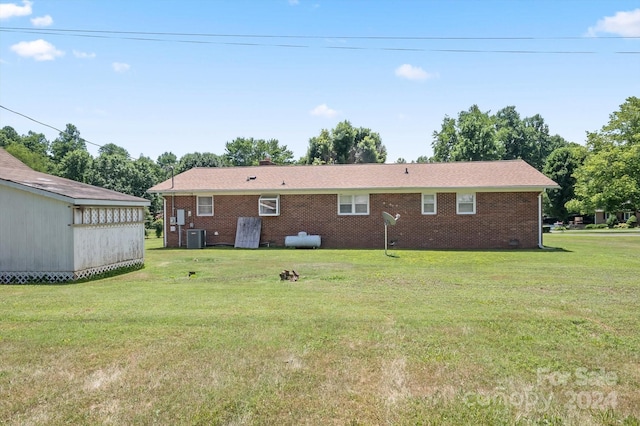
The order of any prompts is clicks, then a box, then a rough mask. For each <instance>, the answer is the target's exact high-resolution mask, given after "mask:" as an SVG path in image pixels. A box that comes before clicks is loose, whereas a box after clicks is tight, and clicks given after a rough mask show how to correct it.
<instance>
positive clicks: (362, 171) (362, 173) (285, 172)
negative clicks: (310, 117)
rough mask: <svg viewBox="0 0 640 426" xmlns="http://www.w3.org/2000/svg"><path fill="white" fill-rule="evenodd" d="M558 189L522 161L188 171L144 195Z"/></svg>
mask: <svg viewBox="0 0 640 426" xmlns="http://www.w3.org/2000/svg"><path fill="white" fill-rule="evenodd" d="M557 187H558V185H557V184H556V183H555V182H554V181H552V180H551V179H549V178H548V177H546V176H545V175H543V174H542V173H540V172H539V171H538V170H536V169H535V168H533V167H531V166H530V165H529V164H527V163H526V162H525V161H522V160H510V161H473V162H455V163H427V164H415V163H411V164H342V165H323V166H298V165H296V166H255V167H213V168H193V169H191V170H188V171H186V172H184V173H181V174H179V175H176V176H175V177H174V179H173V187H172V179H168V180H166V181H164V182H162V183H159V184H158V185H155V186H154V187H152V188H151V189H150V190H149V192H155V193H171V192H175V193H179V192H215V193H218V192H238V193H258V192H266V191H273V192H278V193H285V192H318V193H321V192H328V191H348V190H369V191H383V190H391V191H397V190H404V191H406V190H423V189H438V190H447V189H449V190H451V191H455V190H459V189H476V190H503V191H508V190H527V189H530V190H532V191H537V190H541V189H544V188H557Z"/></svg>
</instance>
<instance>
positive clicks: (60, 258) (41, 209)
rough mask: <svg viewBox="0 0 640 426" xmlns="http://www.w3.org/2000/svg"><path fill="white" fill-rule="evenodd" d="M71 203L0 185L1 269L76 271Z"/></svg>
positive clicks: (12, 270) (2, 270)
mask: <svg viewBox="0 0 640 426" xmlns="http://www.w3.org/2000/svg"><path fill="white" fill-rule="evenodd" d="M72 219H73V212H72V208H71V206H70V205H69V204H67V203H64V202H62V201H58V200H55V199H52V198H48V197H43V196H40V195H36V194H33V193H30V192H27V191H20V190H17V189H13V188H9V187H4V186H3V187H0V272H41V271H47V272H63V271H73V229H72V227H71V226H70V225H71V222H72Z"/></svg>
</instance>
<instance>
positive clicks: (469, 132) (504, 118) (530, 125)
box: [431, 105, 567, 170]
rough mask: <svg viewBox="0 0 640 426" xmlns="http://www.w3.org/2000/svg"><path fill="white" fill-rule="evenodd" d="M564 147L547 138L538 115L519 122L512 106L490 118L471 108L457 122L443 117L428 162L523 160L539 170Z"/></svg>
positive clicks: (561, 141) (556, 138) (559, 140)
mask: <svg viewBox="0 0 640 426" xmlns="http://www.w3.org/2000/svg"><path fill="white" fill-rule="evenodd" d="M566 144H567V142H566V141H565V140H564V139H563V138H561V137H560V136H557V135H556V136H549V126H547V125H546V124H545V122H544V119H543V118H542V116H540V114H536V115H534V116H532V117H525V118H524V119H521V118H520V114H519V113H518V111H517V110H516V107H515V106H507V107H505V108H502V109H501V110H499V111H498V112H497V113H496V114H495V115H490V114H489V112H488V111H487V112H482V111H480V109H479V108H478V106H477V105H473V106H471V108H469V110H467V111H461V112H460V113H459V114H458V118H457V120H456V119H453V118H450V117H448V116H445V118H444V120H443V121H442V126H441V129H440V131H439V132H438V131H436V132H433V141H432V143H431V147H432V148H433V157H432V158H431V160H432V161H439V162H447V161H476V160H514V159H522V160H524V161H526V162H527V163H529V164H531V165H532V166H533V167H535V168H537V169H538V170H542V168H543V167H544V162H545V160H546V158H547V157H548V156H549V154H551V152H552V151H553V150H554V149H556V148H559V147H561V146H566Z"/></svg>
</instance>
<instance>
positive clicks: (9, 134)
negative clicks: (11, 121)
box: [0, 126, 20, 147]
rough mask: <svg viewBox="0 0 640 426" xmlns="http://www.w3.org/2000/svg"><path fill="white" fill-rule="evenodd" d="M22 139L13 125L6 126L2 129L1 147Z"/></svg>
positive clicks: (0, 133) (0, 131)
mask: <svg viewBox="0 0 640 426" xmlns="http://www.w3.org/2000/svg"><path fill="white" fill-rule="evenodd" d="M19 141H20V135H19V134H18V132H16V130H15V129H14V128H13V127H11V126H4V127H3V128H2V129H0V147H5V146H8V145H10V144H12V143H14V142H19Z"/></svg>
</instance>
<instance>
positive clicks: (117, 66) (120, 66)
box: [111, 62, 131, 73]
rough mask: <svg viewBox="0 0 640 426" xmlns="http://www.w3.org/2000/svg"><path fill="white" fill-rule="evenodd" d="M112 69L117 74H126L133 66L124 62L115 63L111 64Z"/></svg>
mask: <svg viewBox="0 0 640 426" xmlns="http://www.w3.org/2000/svg"><path fill="white" fill-rule="evenodd" d="M111 67H112V68H113V70H114V71H115V72H119V73H124V72H127V71H129V69H130V68H131V65H129V64H125V63H124V62H114V63H113V64H111Z"/></svg>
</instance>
